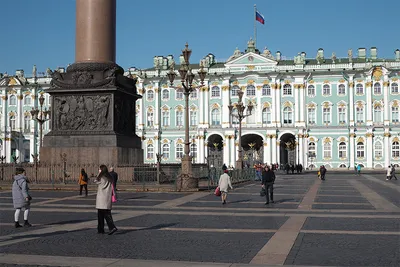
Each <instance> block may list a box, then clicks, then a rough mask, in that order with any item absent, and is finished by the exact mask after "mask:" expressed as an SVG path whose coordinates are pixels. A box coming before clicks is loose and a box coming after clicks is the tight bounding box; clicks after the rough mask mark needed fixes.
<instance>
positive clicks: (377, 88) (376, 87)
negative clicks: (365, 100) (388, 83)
mask: <svg viewBox="0 0 400 267" xmlns="http://www.w3.org/2000/svg"><path fill="white" fill-rule="evenodd" d="M374 94H376V95H380V94H382V89H381V84H380V83H375V84H374Z"/></svg>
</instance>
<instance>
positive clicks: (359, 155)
mask: <svg viewBox="0 0 400 267" xmlns="http://www.w3.org/2000/svg"><path fill="white" fill-rule="evenodd" d="M356 150H357V158H364V143H363V142H358V143H357V149H356Z"/></svg>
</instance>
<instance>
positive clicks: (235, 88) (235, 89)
mask: <svg viewBox="0 0 400 267" xmlns="http://www.w3.org/2000/svg"><path fill="white" fill-rule="evenodd" d="M239 91H240V88H239V86H237V85H234V86H232V89H231V92H232V96H237V95H238V92H239Z"/></svg>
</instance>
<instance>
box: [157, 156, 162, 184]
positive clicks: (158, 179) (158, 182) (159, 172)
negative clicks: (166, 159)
mask: <svg viewBox="0 0 400 267" xmlns="http://www.w3.org/2000/svg"><path fill="white" fill-rule="evenodd" d="M156 158H157V184H160V174H161V159H162V154H161V153H156Z"/></svg>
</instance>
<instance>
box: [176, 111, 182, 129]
mask: <svg viewBox="0 0 400 267" xmlns="http://www.w3.org/2000/svg"><path fill="white" fill-rule="evenodd" d="M175 115H176V118H175V119H176V126H177V127H180V126H183V111H182V110H179V109H177V110H176V111H175Z"/></svg>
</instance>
